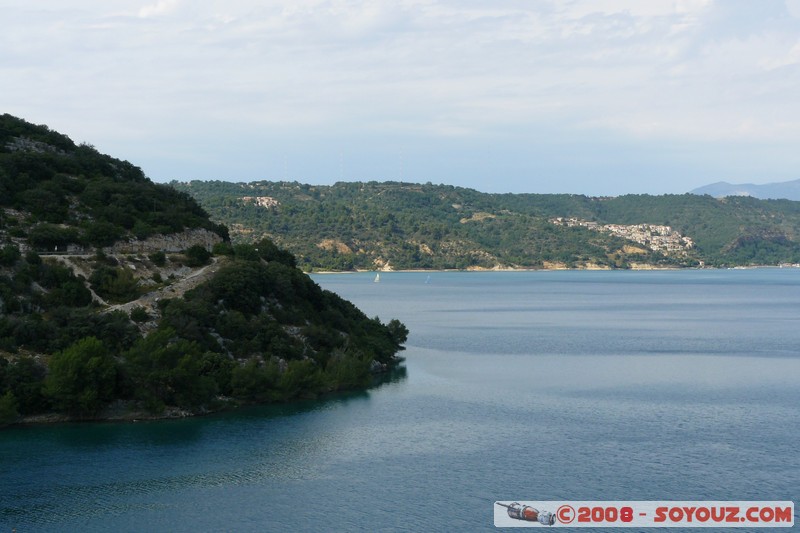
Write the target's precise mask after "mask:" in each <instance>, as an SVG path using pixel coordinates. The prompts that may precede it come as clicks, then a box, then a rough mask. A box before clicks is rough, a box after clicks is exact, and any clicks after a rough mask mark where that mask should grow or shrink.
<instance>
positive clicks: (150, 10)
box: [139, 0, 180, 18]
mask: <svg viewBox="0 0 800 533" xmlns="http://www.w3.org/2000/svg"><path fill="white" fill-rule="evenodd" d="M179 3H180V0H158V2H156V3H155V4H149V5H146V6H143V7H142V8H141V9H139V17H141V18H150V17H155V16H158V15H164V14H166V13H169V12H171V11H174V10H175V8H176V7H177V6H178V4H179Z"/></svg>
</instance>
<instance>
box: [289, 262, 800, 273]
mask: <svg viewBox="0 0 800 533" xmlns="http://www.w3.org/2000/svg"><path fill="white" fill-rule="evenodd" d="M759 268H772V269H783V268H788V269H791V268H796V269H800V265H798V264H791V265H749V266H731V267H712V266H700V267H661V266H648V267H637V268H417V269H414V268H408V269H405V268H403V269H396V270H395V269H390V270H385V269H375V270H360V269H357V270H313V271H311V272H304V273H305V274H308V275H312V274H322V275H325V274H370V273H372V274H377V273H381V274H383V273H387V274H391V273H428V274H434V273H452V272H570V271H574V272H584V271H588V272H647V271H674V270H755V269H759Z"/></svg>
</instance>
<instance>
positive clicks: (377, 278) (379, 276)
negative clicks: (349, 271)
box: [373, 272, 381, 283]
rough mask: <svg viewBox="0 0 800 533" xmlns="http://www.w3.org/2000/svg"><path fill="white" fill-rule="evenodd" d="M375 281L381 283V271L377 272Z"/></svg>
mask: <svg viewBox="0 0 800 533" xmlns="http://www.w3.org/2000/svg"><path fill="white" fill-rule="evenodd" d="M373 281H374V282H375V283H380V281H381V273H380V272H378V273H377V274H375V279H374V280H373Z"/></svg>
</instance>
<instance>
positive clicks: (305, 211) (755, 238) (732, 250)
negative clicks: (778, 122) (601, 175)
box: [171, 181, 800, 270]
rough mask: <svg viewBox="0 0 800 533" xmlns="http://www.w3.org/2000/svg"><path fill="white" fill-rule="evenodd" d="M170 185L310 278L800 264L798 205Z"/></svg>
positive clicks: (240, 238)
mask: <svg viewBox="0 0 800 533" xmlns="http://www.w3.org/2000/svg"><path fill="white" fill-rule="evenodd" d="M171 185H172V186H173V187H175V188H176V189H177V190H179V191H181V192H186V193H188V194H190V195H191V196H192V197H194V198H195V199H196V200H197V201H198V202H199V203H200V204H201V205H203V207H205V208H206V209H207V210H208V212H209V213H210V214H211V216H212V218H213V219H214V220H215V221H217V222H220V223H224V224H226V225H227V226H228V227H229V229H230V231H231V237H232V239H233V241H234V242H253V241H255V240H258V239H261V238H264V237H268V238H271V239H273V240H274V241H275V242H277V243H280V244H281V245H282V246H284V247H286V248H287V249H288V250H290V251H292V252H293V253H294V254H296V255H297V257H298V261H299V263H300V265H301V267H302V268H304V269H307V270H313V269H335V270H349V269H382V268H395V269H418V268H422V269H425V268H457V269H465V268H497V267H501V268H502V267H507V268H631V267H634V268H640V267H665V266H675V267H686V266H697V265H701V264H702V265H709V266H735V265H770V264H772V265H777V264H781V263H798V262H800V244H799V243H800V203H798V202H791V201H785V200H757V199H753V198H745V197H731V198H722V199H715V198H712V197H710V196H697V195H690V194H686V195H666V196H647V195H627V196H620V197H616V198H591V197H587V196H581V195H567V194H562V195H554V194H486V193H481V192H478V191H475V190H472V189H466V188H460V187H453V186H448V185H433V184H430V183H428V184H410V183H397V182H387V183H377V182H369V183H337V184H335V185H332V186H313V185H306V184H301V183H288V182H267V181H261V182H253V183H230V182H222V181H210V182H202V181H191V182H172V183H171ZM660 241H669V242H666V243H662V244H661V245H659V242H660Z"/></svg>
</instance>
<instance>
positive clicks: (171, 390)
mask: <svg viewBox="0 0 800 533" xmlns="http://www.w3.org/2000/svg"><path fill="white" fill-rule="evenodd" d="M0 192H2V196H0V426H3V425H7V424H12V423H16V422H19V421H26V420H31V417H32V416H34V415H42V416H48V417H51V418H52V417H53V416H55V417H56V419H58V420H62V419H65V418H67V419H75V418H78V419H97V418H126V417H132V416H136V417H142V416H164V415H169V414H171V415H173V416H174V415H179V416H185V415H188V414H196V413H203V412H208V411H212V410H216V409H220V408H224V407H227V406H231V405H235V404H237V403H241V402H266V401H283V400H288V399H292V398H298V397H314V396H316V395H318V394H321V393H326V392H329V391H333V390H339V389H347V388H354V387H366V386H368V385H370V384H371V383H372V380H373V376H374V374H376V373H378V372H381V371H384V370H387V369H389V368H391V367H392V366H393V365H394V364H395V363H397V361H399V358H398V357H396V353H397V352H398V351H399V350H402V343H403V342H405V340H406V336H407V334H408V331H407V330H406V328H405V326H403V325H402V324H401V323H400V322H398V321H397V320H391V321H389V322H388V323H387V324H384V323H382V322H381V321H380V320H379V319H378V318H377V317H376V318H369V317H367V316H365V315H364V314H363V313H362V312H361V311H360V310H358V309H357V308H356V307H355V306H353V305H352V304H351V303H349V302H347V301H345V300H343V299H341V298H340V297H338V296H337V295H336V294H333V293H331V292H329V291H325V290H322V289H321V288H320V287H319V286H318V285H317V284H316V283H314V282H313V281H312V280H311V279H310V278H309V277H308V276H307V275H305V274H304V273H302V272H301V271H300V270H298V269H297V268H296V261H295V258H294V256H293V255H292V254H291V253H289V252H287V251H285V250H282V249H280V248H278V247H277V246H276V245H275V244H274V243H272V242H271V241H269V240H261V241H260V242H257V243H254V244H236V245H232V244H231V243H230V241H229V240H227V238H226V237H227V229H226V228H225V227H224V226H221V225H218V224H215V223H212V222H211V221H210V220H209V218H208V215H207V214H206V213H205V211H204V210H203V209H202V208H201V207H200V206H199V205H197V203H196V202H195V201H194V200H193V199H192V198H191V197H189V196H188V195H186V194H185V193H181V192H178V191H175V190H174V189H172V188H170V187H167V186H163V185H156V184H154V183H152V182H151V181H150V180H148V179H147V178H146V177H145V176H144V175H143V174H142V172H141V171H140V170H139V169H138V168H136V167H134V166H133V165H131V164H130V163H128V162H125V161H120V160H116V159H113V158H111V157H108V156H105V155H102V154H99V153H98V152H97V151H96V150H94V149H93V148H91V147H88V146H76V145H74V144H73V143H72V141H71V140H69V138H67V137H65V136H63V135H61V134H58V133H55V132H52V131H50V130H49V129H48V128H47V127H45V126H35V125H32V124H28V123H27V122H25V121H23V120H20V119H17V118H14V117H10V116H9V115H4V116H3V117H2V119H1V120H0ZM200 230H202V231H201V234H203V232H205V234H210V235H211V236H213V237H214V238H213V239H211V240H206V241H203V242H205V244H202V243H201V244H191V245H190V243H191V242H192V239H193V238H194V237H196V236H197V233H196V232H197V231H200ZM159 235H160V237H159V238H156V237H158V236H159ZM176 235H177V236H176ZM201 236H202V235H201ZM120 242H123V243H125V246H126V247H127V248H128V249H129V250H133V251H129V252H125V253H116V251H115V250H117V247H118V245H119V243H120ZM184 242H186V243H187V244H186V248H185V249H182V250H165V249H159V248H158V247H159V246H170V247H173V248H174V247H175V246H179V245H180V244H181V243H184Z"/></svg>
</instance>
